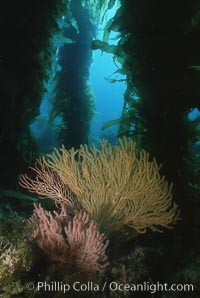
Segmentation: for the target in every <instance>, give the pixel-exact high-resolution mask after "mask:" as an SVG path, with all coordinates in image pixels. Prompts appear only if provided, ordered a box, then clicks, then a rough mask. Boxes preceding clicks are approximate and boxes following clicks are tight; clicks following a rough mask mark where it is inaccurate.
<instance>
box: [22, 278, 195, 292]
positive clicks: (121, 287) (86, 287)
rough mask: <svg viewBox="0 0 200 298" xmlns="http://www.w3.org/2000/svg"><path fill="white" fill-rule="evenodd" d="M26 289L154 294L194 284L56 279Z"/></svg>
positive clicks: (187, 288)
mask: <svg viewBox="0 0 200 298" xmlns="http://www.w3.org/2000/svg"><path fill="white" fill-rule="evenodd" d="M26 289H27V290H28V291H32V290H37V291H38V292H43V291H44V292H61V293H67V292H70V291H75V292H104V291H105V290H106V291H107V290H109V291H111V292H117V291H118V292H150V293H151V294H154V293H156V292H193V291H194V286H193V285H192V284H180V283H179V284H168V283H160V282H159V281H158V282H156V283H150V282H146V281H145V282H143V283H138V284H128V283H117V282H115V281H113V282H106V281H105V282H104V283H103V284H98V283H95V282H93V281H89V282H87V283H82V282H80V281H76V282H74V283H72V284H68V283H64V282H60V281H54V282H42V281H38V282H28V283H27V284H26Z"/></svg>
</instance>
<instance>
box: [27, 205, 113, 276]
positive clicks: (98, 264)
mask: <svg viewBox="0 0 200 298" xmlns="http://www.w3.org/2000/svg"><path fill="white" fill-rule="evenodd" d="M34 206H35V209H34V212H33V215H32V216H31V218H30V219H29V223H31V224H32V225H33V232H32V234H31V235H30V238H31V239H34V240H35V241H36V242H37V244H38V245H39V247H40V248H41V249H42V250H44V252H45V253H46V254H47V255H48V256H49V258H50V259H51V260H52V261H57V262H62V263H69V264H72V265H75V266H77V267H78V268H80V269H82V270H85V271H100V272H103V271H104V270H105V269H106V267H107V266H108V265H109V263H108V257H107V255H106V249H107V247H108V244H109V241H108V240H107V239H106V236H105V235H104V234H103V233H100V232H99V230H98V225H97V223H95V222H94V221H93V220H90V218H89V216H88V214H87V213H86V212H84V211H79V212H78V213H77V214H76V215H75V216H74V217H73V218H71V217H70V216H68V215H67V212H66V207H65V206H64V204H62V205H61V210H60V213H58V212H56V211H54V212H53V213H51V212H50V211H46V210H44V209H43V208H42V207H41V206H40V205H36V204H34Z"/></svg>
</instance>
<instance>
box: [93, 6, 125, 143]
mask: <svg viewBox="0 0 200 298" xmlns="http://www.w3.org/2000/svg"><path fill="white" fill-rule="evenodd" d="M118 8H119V4H118V3H116V4H115V5H114V7H113V8H112V9H111V10H108V11H107V13H106V14H105V18H104V22H103V23H102V24H100V26H99V28H98V31H97V36H96V39H99V40H102V38H103V33H104V31H103V28H104V26H105V25H106V22H107V21H108V20H109V19H110V18H112V17H113V16H114V15H115V13H116V11H117V9H118ZM117 37H118V33H117V32H111V34H110V36H109V39H108V43H109V44H110V45H117V43H118V41H119V39H118V38H117ZM118 67H119V68H120V65H118ZM116 70H117V67H116V65H115V64H114V62H113V55H112V54H110V53H105V52H102V51H100V50H96V51H93V63H92V65H91V68H90V77H89V80H90V83H91V85H92V89H93V93H94V98H95V104H96V113H95V115H94V117H93V119H92V122H91V142H94V143H98V142H99V139H100V138H108V139H109V138H112V142H115V140H114V139H116V140H117V130H118V126H117V125H115V126H112V127H109V128H107V129H106V130H102V127H103V125H104V124H105V123H106V122H107V121H109V120H114V119H117V118H119V117H120V115H121V112H122V108H123V94H124V91H125V89H126V84H125V82H115V83H110V82H109V81H108V80H106V78H111V79H117V80H120V79H125V76H122V75H119V74H118V75H116V74H114V72H115V71H116Z"/></svg>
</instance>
